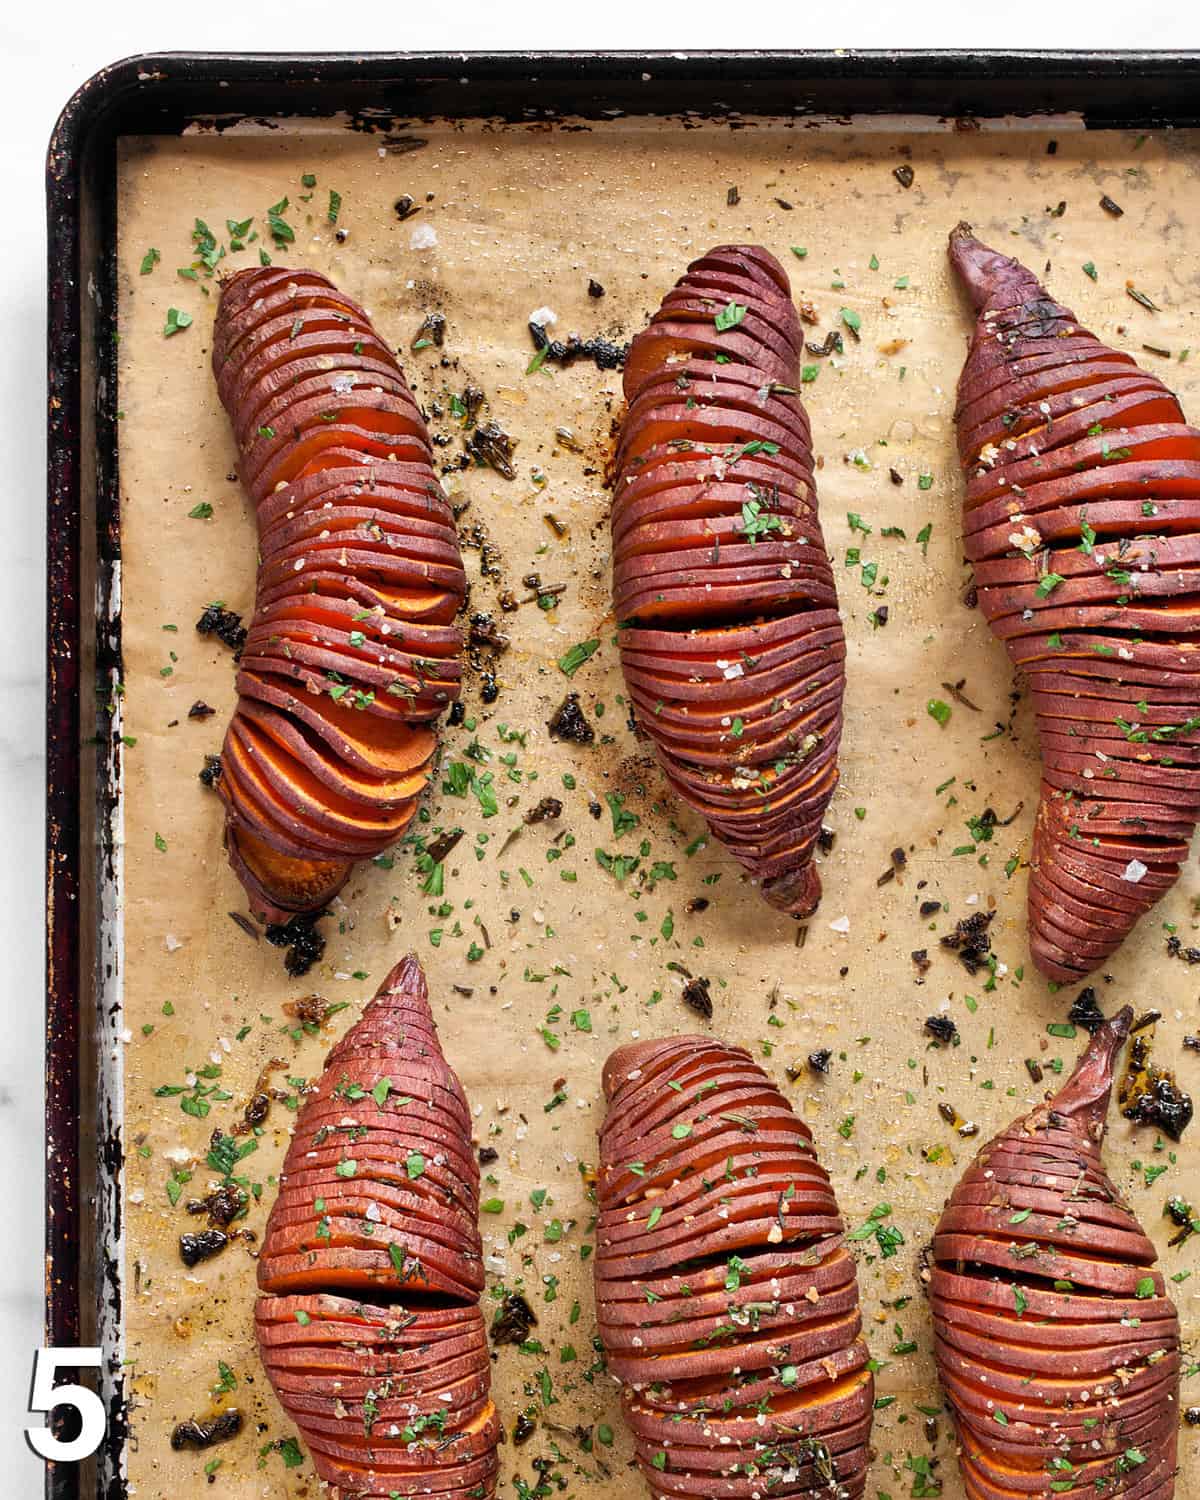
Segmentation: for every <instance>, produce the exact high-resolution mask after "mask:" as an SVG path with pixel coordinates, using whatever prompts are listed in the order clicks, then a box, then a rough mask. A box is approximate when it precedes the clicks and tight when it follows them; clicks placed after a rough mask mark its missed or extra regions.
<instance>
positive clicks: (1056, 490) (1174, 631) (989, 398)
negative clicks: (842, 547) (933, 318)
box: [950, 225, 1200, 983]
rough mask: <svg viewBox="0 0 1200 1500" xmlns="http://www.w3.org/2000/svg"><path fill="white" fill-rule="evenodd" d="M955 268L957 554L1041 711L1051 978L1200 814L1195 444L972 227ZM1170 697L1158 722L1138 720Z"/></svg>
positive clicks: (1139, 889) (1093, 944)
mask: <svg viewBox="0 0 1200 1500" xmlns="http://www.w3.org/2000/svg"><path fill="white" fill-rule="evenodd" d="M950 258H951V261H952V263H953V265H954V268H955V270H956V271H957V272H958V274H959V276H960V278H961V280H962V281H963V283H964V285H965V286H966V288H967V291H968V293H969V296H970V298H971V302H972V305H973V307H974V309H975V312H976V316H977V323H976V328H975V333H974V336H973V338H972V342H971V348H970V351H969V353H968V356H967V361H966V364H965V366H964V368H963V372H962V377H961V379H960V381H959V394H958V410H957V414H956V415H957V421H958V444H959V453H960V456H961V458H962V463H963V469H964V474H965V476H966V496H965V504H964V515H963V526H964V533H965V535H964V550H965V552H966V555H967V557H968V559H969V561H970V562H971V563H973V564H974V566H975V568H976V579H975V581H976V586H977V590H978V596H979V604H980V608H981V609H982V611H983V613H984V615H985V616H986V618H987V620H988V622H989V624H990V625H991V627H992V630H993V632H994V633H995V634H996V635H997V636H998V637H999V638H1000V639H1001V640H1003V641H1004V642H1005V644H1006V646H1007V647H1008V651H1009V655H1010V657H1011V658H1012V660H1013V663H1014V665H1016V666H1019V667H1021V668H1022V670H1023V671H1024V673H1025V675H1026V678H1027V680H1028V683H1029V686H1030V688H1031V690H1032V697H1033V702H1034V707H1035V709H1036V711H1037V723H1038V730H1039V735H1040V738H1041V750H1042V795H1041V802H1040V805H1039V809H1038V816H1037V822H1036V824H1035V830H1034V843H1033V850H1032V855H1031V861H1030V863H1031V870H1032V874H1031V879H1030V883H1029V927H1030V947H1031V951H1032V953H1033V957H1034V960H1035V962H1036V963H1037V965H1038V967H1039V968H1040V969H1041V970H1042V972H1043V973H1044V974H1046V975H1047V977H1049V978H1051V979H1054V980H1056V981H1058V982H1060V983H1062V982H1067V981H1070V980H1075V979H1079V978H1081V977H1083V976H1084V975H1086V974H1088V973H1089V972H1090V971H1092V970H1093V969H1097V968H1100V967H1101V966H1102V965H1103V963H1104V960H1105V959H1106V958H1107V957H1108V956H1109V955H1110V954H1111V953H1113V952H1114V951H1115V949H1116V948H1118V947H1119V946H1120V944H1121V942H1122V941H1123V940H1124V938H1125V937H1126V936H1127V934H1128V933H1129V932H1130V930H1131V929H1132V927H1133V926H1134V924H1135V923H1136V922H1137V920H1138V918H1139V917H1140V916H1142V915H1143V914H1144V913H1145V912H1146V911H1147V910H1149V908H1150V907H1151V906H1153V904H1154V903H1155V902H1156V901H1157V900H1158V899H1159V898H1160V897H1161V896H1162V895H1163V893H1164V892H1165V891H1166V890H1167V889H1169V888H1170V885H1171V884H1172V883H1173V882H1174V880H1175V878H1176V877H1177V876H1178V873H1179V870H1180V868H1181V867H1182V863H1183V860H1184V858H1186V853H1187V843H1188V840H1189V839H1190V837H1191V834H1192V831H1193V829H1194V826H1195V821H1196V815H1197V813H1198V812H1200V757H1197V756H1196V755H1195V754H1194V753H1193V746H1196V745H1198V744H1200V741H1198V740H1197V739H1196V735H1197V732H1198V731H1200V671H1198V670H1197V662H1196V661H1195V638H1196V637H1197V636H1198V635H1200V430H1197V429H1196V428H1194V427H1191V426H1189V425H1188V424H1187V422H1186V420H1185V418H1184V416H1183V414H1182V412H1181V411H1180V409H1179V403H1178V401H1177V400H1176V398H1175V397H1174V395H1172V393H1171V392H1170V391H1169V390H1168V389H1167V388H1166V386H1165V385H1163V383H1162V382H1161V381H1160V380H1158V379H1157V377H1156V376H1154V375H1152V374H1151V373H1149V372H1148V371H1144V370H1141V369H1139V368H1138V367H1137V365H1136V364H1135V363H1134V362H1133V360H1132V359H1131V357H1130V356H1129V355H1127V354H1123V353H1118V352H1116V351H1114V350H1112V349H1109V348H1106V347H1105V345H1103V344H1102V343H1101V342H1100V341H1099V340H1098V339H1097V338H1095V337H1094V336H1093V335H1091V334H1090V333H1087V332H1086V331H1084V330H1083V329H1081V328H1080V327H1079V326H1078V324H1077V322H1076V320H1075V318H1074V315H1073V314H1072V313H1070V312H1069V311H1068V310H1067V309H1066V308H1063V307H1060V306H1059V305H1058V304H1057V303H1055V302H1054V301H1053V300H1052V299H1051V298H1050V296H1049V295H1048V293H1047V292H1046V291H1045V289H1044V288H1043V287H1042V286H1041V285H1040V284H1039V283H1038V281H1037V279H1036V278H1035V277H1034V276H1033V274H1032V273H1031V272H1030V271H1028V270H1026V269H1025V268H1024V267H1023V266H1021V265H1020V264H1019V263H1018V262H1016V261H1014V260H1010V259H1008V258H1007V257H1006V256H1003V255H1000V254H998V253H996V252H995V251H992V250H989V249H988V248H987V246H985V245H983V244H981V243H980V242H979V241H978V240H977V239H976V238H975V237H974V236H973V235H972V234H971V232H970V230H969V228H968V227H967V226H966V225H960V226H959V228H958V229H957V230H956V231H955V232H954V234H953V235H952V236H951V246H950ZM1168 687H1169V688H1170V689H1171V692H1170V695H1169V701H1170V702H1171V703H1172V705H1173V707H1174V713H1173V716H1172V717H1171V718H1167V717H1166V716H1165V715H1163V714H1157V713H1155V712H1153V711H1151V710H1150V705H1151V704H1152V703H1154V702H1155V701H1159V702H1166V701H1168V699H1167V698H1166V697H1165V696H1161V694H1162V690H1164V689H1166V688H1168ZM1072 702H1074V703H1077V704H1078V705H1079V708H1078V712H1076V713H1071V712H1069V708H1070V705H1071V704H1072ZM1065 719H1071V720H1072V722H1071V724H1070V727H1069V730H1066V729H1065V727H1064V724H1063V721H1064V720H1065ZM1143 720H1146V721H1147V722H1145V723H1143ZM1081 881H1082V882H1083V884H1084V885H1085V886H1086V887H1088V888H1090V889H1091V890H1092V891H1094V892H1096V898H1095V900H1094V901H1093V902H1092V903H1091V909H1090V910H1089V909H1088V905H1089V903H1088V901H1087V900H1086V899H1081V890H1080V885H1079V882H1081Z"/></svg>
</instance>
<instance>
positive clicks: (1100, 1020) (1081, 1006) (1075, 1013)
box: [1067, 984, 1104, 1036]
mask: <svg viewBox="0 0 1200 1500" xmlns="http://www.w3.org/2000/svg"><path fill="white" fill-rule="evenodd" d="M1067 1020H1068V1021H1070V1022H1072V1024H1073V1025H1075V1026H1082V1027H1083V1029H1084V1030H1085V1031H1086V1032H1087V1034H1088V1035H1089V1036H1095V1034H1096V1033H1097V1031H1099V1030H1100V1028H1101V1026H1103V1025H1104V1012H1103V1011H1102V1010H1101V1009H1100V1004H1099V1001H1098V1000H1097V999H1096V991H1095V989H1094V988H1093V987H1092V986H1091V985H1090V984H1089V985H1085V986H1084V988H1083V989H1081V990H1080V991H1079V993H1078V995H1076V996H1075V999H1074V1000H1073V1001H1072V1003H1071V1009H1070V1010H1069V1011H1068V1012H1067Z"/></svg>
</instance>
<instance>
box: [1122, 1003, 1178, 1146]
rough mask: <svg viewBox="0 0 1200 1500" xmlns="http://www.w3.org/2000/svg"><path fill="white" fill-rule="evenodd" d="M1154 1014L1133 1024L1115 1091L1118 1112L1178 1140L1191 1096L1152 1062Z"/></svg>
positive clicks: (1172, 1077) (1128, 1118)
mask: <svg viewBox="0 0 1200 1500" xmlns="http://www.w3.org/2000/svg"><path fill="white" fill-rule="evenodd" d="M1157 1018H1158V1016H1157V1012H1153V1011H1152V1012H1151V1013H1150V1015H1149V1016H1147V1017H1145V1018H1144V1019H1143V1020H1141V1021H1138V1022H1135V1024H1134V1032H1135V1035H1134V1037H1133V1040H1132V1042H1130V1044H1129V1052H1128V1055H1127V1057H1126V1059H1125V1072H1124V1074H1123V1075H1122V1078H1121V1082H1120V1084H1119V1085H1118V1088H1117V1100H1118V1103H1119V1105H1120V1109H1121V1113H1122V1115H1123V1116H1124V1117H1125V1119H1127V1120H1132V1121H1134V1123H1135V1124H1138V1125H1153V1126H1154V1127H1155V1128H1156V1129H1157V1130H1161V1131H1162V1133H1163V1134H1164V1135H1168V1136H1170V1138H1171V1139H1172V1140H1173V1141H1178V1140H1179V1139H1180V1138H1181V1137H1182V1135H1183V1132H1184V1131H1185V1130H1186V1129H1187V1127H1188V1126H1189V1125H1190V1124H1191V1121H1192V1114H1193V1112H1194V1110H1193V1105H1192V1100H1191V1096H1190V1095H1188V1094H1185V1093H1184V1091H1183V1090H1182V1089H1181V1088H1180V1087H1179V1085H1178V1084H1177V1083H1176V1081H1175V1075H1174V1074H1173V1073H1171V1072H1170V1071H1169V1070H1168V1069H1166V1068H1161V1067H1159V1066H1158V1064H1157V1063H1155V1062H1153V1061H1152V1060H1151V1057H1150V1053H1151V1051H1152V1049H1153V1046H1154V1025H1153V1023H1154V1021H1155V1020H1157Z"/></svg>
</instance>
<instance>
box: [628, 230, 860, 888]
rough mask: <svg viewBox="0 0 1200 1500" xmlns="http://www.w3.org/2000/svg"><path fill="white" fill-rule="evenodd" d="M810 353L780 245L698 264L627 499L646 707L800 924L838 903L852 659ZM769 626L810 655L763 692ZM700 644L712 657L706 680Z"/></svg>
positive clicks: (644, 390)
mask: <svg viewBox="0 0 1200 1500" xmlns="http://www.w3.org/2000/svg"><path fill="white" fill-rule="evenodd" d="M803 347H804V338H803V333H802V330H801V327H800V322H799V319H798V317H797V316H796V312H795V309H794V307H793V306H792V302H791V294H790V290H789V288H788V281H787V276H786V274H785V273H784V270H783V268H782V266H780V265H779V263H778V262H777V261H776V260H775V258H774V257H773V256H771V255H770V254H768V252H767V251H765V250H763V249H762V248H761V247H759V246H754V245H722V246H717V247H716V248H715V249H714V250H712V251H710V252H709V253H708V254H707V255H705V256H702V257H701V258H700V259H699V260H697V261H694V262H693V263H692V264H691V265H690V266H689V267H688V269H687V271H686V272H685V274H684V275H683V277H682V278H681V279H680V281H679V282H678V283H677V285H676V287H675V289H674V290H673V291H671V292H668V293H667V295H666V297H665V298H664V300H663V303H662V306H661V307H660V309H659V311H658V312H657V313H656V314H655V315H654V317H653V318H652V320H651V322H650V324H649V326H648V327H647V328H646V329H645V330H644V331H643V332H642V333H641V334H639V335H638V337H637V338H635V339H634V341H633V344H632V345H631V347H630V350H629V355H628V358H627V360H626V365H625V377H624V385H625V396H626V400H627V402H628V406H627V409H626V412H625V416H624V420H623V422H622V425H621V433H620V438H619V441H618V444H617V450H616V456H615V464H614V468H615V475H614V486H613V505H612V543H613V603H614V612H615V613H616V615H617V618H618V621H619V622H620V623H621V624H622V626H623V627H625V628H624V629H623V630H622V632H621V637H620V645H621V657H622V665H623V666H624V667H625V670H626V674H627V680H628V683H629V688H630V696H631V699H632V701H633V705H634V711H635V713H636V714H637V716H638V718H639V720H640V722H641V723H642V725H643V726H644V728H645V730H646V732H647V734H648V735H649V736H650V738H651V740H652V741H653V742H654V745H655V749H656V751H657V754H658V759H659V761H660V763H661V765H662V768H663V771H664V773H665V774H666V777H667V779H668V781H669V782H670V783H671V785H672V786H673V787H674V788H675V790H676V791H677V792H678V793H679V794H680V795H681V796H682V797H683V798H684V799H685V800H686V801H687V802H688V803H689V804H690V805H691V806H692V807H693V808H694V809H695V810H696V811H698V812H700V813H702V814H703V815H704V816H705V817H706V818H707V819H708V821H709V826H710V828H711V829H712V832H713V833H714V834H715V836H716V837H717V838H718V839H720V840H721V841H722V842H723V843H725V844H726V845H727V847H728V848H729V850H730V852H731V853H732V854H733V855H734V856H735V858H737V859H739V860H740V861H741V863H742V864H743V865H744V866H745V868H746V870H747V871H748V872H749V874H750V875H751V877H752V878H753V879H755V880H756V881H757V882H758V884H759V885H760V888H761V890H762V893H763V895H764V896H765V897H766V899H767V900H768V901H769V902H770V903H771V904H772V905H774V906H776V907H778V908H779V909H781V910H783V911H787V912H790V913H791V914H793V915H795V916H806V915H809V914H810V913H811V912H812V911H814V910H815V909H816V906H817V903H818V901H819V900H820V890H821V887H820V880H819V879H818V876H817V873H816V870H815V868H814V866H813V864H812V855H813V849H814V847H815V843H816V839H817V836H818V834H819V832H820V825H821V817H822V815H823V813H824V810H825V807H826V806H827V805H828V801H829V798H830V797H831V796H832V794H833V790H834V787H835V786H836V783H837V773H836V765H835V763H834V753H835V751H836V745H837V741H838V738H839V736H840V728H841V704H842V692H843V685H844V676H843V674H844V667H843V662H844V656H845V646H844V641H843V637H842V630H841V625H840V622H839V621H838V618H837V592H836V588H835V585H834V580H833V573H832V569H831V568H830V565H829V558H828V554H827V553H826V551H825V546H824V541H823V538H822V535H821V528H820V523H819V521H818V519H817V513H816V489H815V484H814V480H813V454H812V438H811V433H810V430H809V424H808V417H807V414H806V413H805V411H804V408H803V406H802V405H801V404H800V401H799V399H798V394H797V393H798V391H799V386H800V369H799V361H800V355H801V352H802V350H803ZM760 634H761V644H762V645H763V646H764V648H769V647H770V646H772V645H773V644H774V643H776V642H778V643H779V644H781V645H782V643H783V642H784V641H789V642H792V643H793V646H792V648H791V649H788V650H786V651H783V652H782V653H781V654H777V655H773V656H772V660H771V662H770V664H769V667H768V668H767V669H766V671H764V674H763V678H762V682H761V684H757V683H752V682H751V678H752V677H753V676H754V674H755V672H756V671H757V663H756V661H755V659H754V656H753V654H752V653H753V651H754V648H755V645H756V644H758V643H759V638H760ZM806 639H807V641H808V649H799V648H798V647H796V645H795V643H796V642H797V641H799V642H804V641H805V640H806ZM699 651H702V652H704V653H705V654H706V655H708V656H709V657H710V661H708V662H705V663H704V664H703V665H701V667H700V670H699V671H698V672H695V673H693V672H692V670H691V663H692V660H693V654H694V653H696V652H699ZM742 677H744V678H745V680H744V681H742V682H736V679H737V678H742ZM735 682H736V685H733V684H735ZM727 685H733V686H732V687H731V690H728V691H727V690H726V686H727ZM693 703H694V704H695V705H696V706H695V707H694V708H693V706H692V705H693ZM701 704H703V705H704V708H703V709H702V708H701V707H700V705H701ZM818 752H819V753H818ZM810 758H811V760H812V763H811V764H810V765H807V766H806V767H805V770H804V773H803V774H792V773H793V772H794V771H795V768H796V767H797V766H798V765H801V764H802V763H804V762H806V761H809V760H810ZM776 782H780V783H781V788H782V790H781V791H780V793H779V794H778V795H775V794H774V791H773V788H774V786H775V783H776ZM747 793H750V794H751V795H746V794H747ZM764 793H770V795H764Z"/></svg>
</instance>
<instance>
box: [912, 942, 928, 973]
mask: <svg viewBox="0 0 1200 1500" xmlns="http://www.w3.org/2000/svg"><path fill="white" fill-rule="evenodd" d="M911 957H912V961H913V963H914V964H915V965H916V968H917V973H918V974H928V973H929V971H930V969H931V968H932V967H933V964H932V961H931V960H930V957H929V950H928V949H927V948H914V949H913V951H912V954H911Z"/></svg>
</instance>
